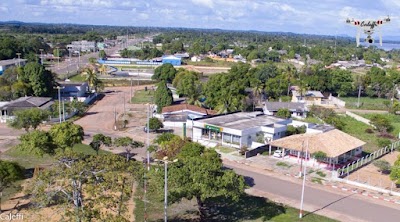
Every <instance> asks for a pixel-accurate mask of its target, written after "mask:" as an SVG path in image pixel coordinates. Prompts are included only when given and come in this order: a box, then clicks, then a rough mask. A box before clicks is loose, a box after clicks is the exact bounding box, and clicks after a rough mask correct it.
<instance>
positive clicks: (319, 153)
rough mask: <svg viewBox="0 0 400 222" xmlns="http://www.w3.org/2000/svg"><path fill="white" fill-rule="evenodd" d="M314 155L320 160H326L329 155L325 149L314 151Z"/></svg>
mask: <svg viewBox="0 0 400 222" xmlns="http://www.w3.org/2000/svg"><path fill="white" fill-rule="evenodd" d="M312 155H313V157H314V158H315V159H317V160H319V161H321V160H324V159H325V158H326V157H327V155H326V153H325V152H323V151H317V152H315V153H313V154H312Z"/></svg>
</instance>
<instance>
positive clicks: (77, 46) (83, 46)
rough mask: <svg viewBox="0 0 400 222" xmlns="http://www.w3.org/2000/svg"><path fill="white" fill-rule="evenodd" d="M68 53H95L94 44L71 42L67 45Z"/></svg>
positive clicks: (92, 42) (84, 41)
mask: <svg viewBox="0 0 400 222" xmlns="http://www.w3.org/2000/svg"><path fill="white" fill-rule="evenodd" d="M67 49H68V51H71V52H94V51H96V42H94V41H86V40H82V41H73V42H71V44H68V45H67Z"/></svg>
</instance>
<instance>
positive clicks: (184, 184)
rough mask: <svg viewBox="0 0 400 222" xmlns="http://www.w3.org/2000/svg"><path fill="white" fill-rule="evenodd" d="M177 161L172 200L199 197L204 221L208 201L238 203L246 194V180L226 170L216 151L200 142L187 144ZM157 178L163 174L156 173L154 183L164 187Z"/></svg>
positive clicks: (172, 168) (170, 189)
mask: <svg viewBox="0 0 400 222" xmlns="http://www.w3.org/2000/svg"><path fill="white" fill-rule="evenodd" d="M176 158H177V159H178V162H177V163H174V164H171V165H170V166H169V169H168V198H169V201H171V202H172V203H173V202H177V201H180V200H181V199H182V198H186V199H188V200H191V199H193V198H195V199H196V201H197V206H198V209H199V212H200V217H201V219H204V216H205V210H206V209H205V206H204V201H205V200H207V199H209V198H218V197H226V198H231V199H233V200H238V199H239V197H240V196H241V195H242V194H243V193H244V188H245V182H244V179H243V177H242V176H239V175H237V174H235V172H233V171H232V170H226V169H223V165H222V161H221V159H220V158H219V156H218V153H217V152H216V151H215V150H210V149H205V148H204V147H203V146H201V145H200V144H198V143H187V144H186V145H185V146H184V147H183V148H182V150H181V151H180V153H179V154H178V155H177V156H176ZM157 176H161V175H160V174H155V177H153V180H154V183H157V182H158V187H159V188H160V187H161V186H162V183H163V180H162V179H161V178H159V177H157ZM153 180H152V181H153Z"/></svg>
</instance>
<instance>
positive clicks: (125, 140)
mask: <svg viewBox="0 0 400 222" xmlns="http://www.w3.org/2000/svg"><path fill="white" fill-rule="evenodd" d="M114 146H116V147H122V148H124V149H125V151H126V161H129V159H130V154H131V152H132V149H135V148H139V147H143V146H144V144H143V143H142V142H138V141H134V140H133V139H132V138H130V137H128V136H125V137H117V138H115V139H114Z"/></svg>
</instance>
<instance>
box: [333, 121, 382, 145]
mask: <svg viewBox="0 0 400 222" xmlns="http://www.w3.org/2000/svg"><path fill="white" fill-rule="evenodd" d="M340 119H341V120H343V122H345V123H346V125H345V126H344V128H343V129H342V131H343V132H345V133H348V134H350V135H352V136H354V137H356V138H358V139H360V140H362V141H364V142H366V143H367V144H366V145H365V146H364V149H363V150H364V151H365V152H373V151H375V150H378V149H380V148H382V147H379V146H378V136H377V135H376V134H375V133H367V132H366V131H365V130H366V129H372V127H371V126H368V125H367V124H365V123H362V122H360V121H357V120H355V119H354V118H352V117H349V116H340Z"/></svg>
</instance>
